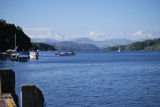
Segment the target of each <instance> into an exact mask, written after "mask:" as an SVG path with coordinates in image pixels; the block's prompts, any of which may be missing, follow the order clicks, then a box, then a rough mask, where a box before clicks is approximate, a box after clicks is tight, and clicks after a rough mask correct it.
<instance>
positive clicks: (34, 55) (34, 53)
mask: <svg viewBox="0 0 160 107" xmlns="http://www.w3.org/2000/svg"><path fill="white" fill-rule="evenodd" d="M29 58H30V59H38V52H37V51H30V52H29Z"/></svg>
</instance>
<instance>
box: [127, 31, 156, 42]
mask: <svg viewBox="0 0 160 107" xmlns="http://www.w3.org/2000/svg"><path fill="white" fill-rule="evenodd" d="M156 37H157V34H156V35H155V34H154V33H150V32H148V31H141V30H139V31H137V32H134V33H131V36H130V39H133V40H143V39H153V38H156Z"/></svg>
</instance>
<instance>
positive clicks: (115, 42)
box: [73, 38, 134, 48]
mask: <svg viewBox="0 0 160 107" xmlns="http://www.w3.org/2000/svg"><path fill="white" fill-rule="evenodd" d="M73 41H74V42H77V43H89V44H94V45H96V46H97V47H100V48H104V47H111V46H116V45H127V44H130V43H133V42H134V41H132V40H128V39H108V40H105V41H94V40H92V39H89V38H78V39H75V40H73Z"/></svg>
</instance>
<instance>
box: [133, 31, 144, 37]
mask: <svg viewBox="0 0 160 107" xmlns="http://www.w3.org/2000/svg"><path fill="white" fill-rule="evenodd" d="M142 34H143V31H137V32H134V33H132V35H133V36H141V35H142Z"/></svg>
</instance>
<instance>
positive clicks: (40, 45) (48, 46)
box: [32, 43, 55, 51]
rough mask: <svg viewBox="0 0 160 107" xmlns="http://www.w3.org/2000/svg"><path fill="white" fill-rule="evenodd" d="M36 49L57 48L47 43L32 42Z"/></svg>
mask: <svg viewBox="0 0 160 107" xmlns="http://www.w3.org/2000/svg"><path fill="white" fill-rule="evenodd" d="M32 44H33V47H34V49H35V50H43V51H47V50H53V51H54V50H55V48H54V47H53V46H51V45H48V44H45V43H32Z"/></svg>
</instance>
